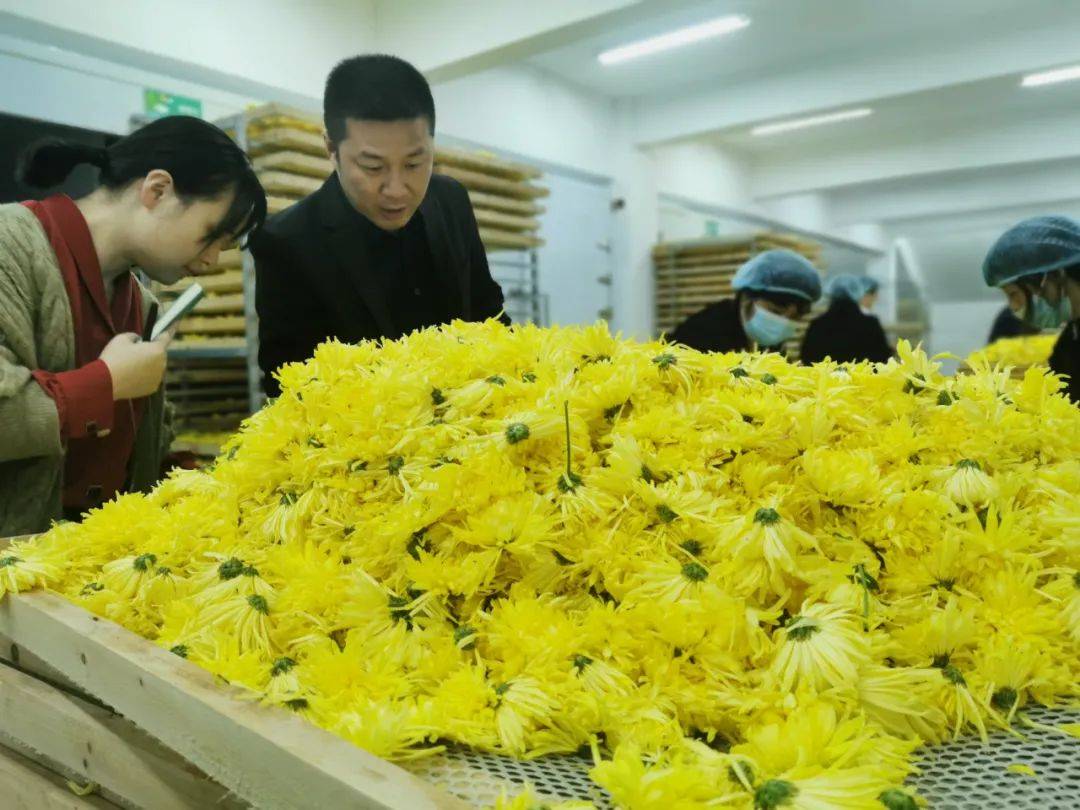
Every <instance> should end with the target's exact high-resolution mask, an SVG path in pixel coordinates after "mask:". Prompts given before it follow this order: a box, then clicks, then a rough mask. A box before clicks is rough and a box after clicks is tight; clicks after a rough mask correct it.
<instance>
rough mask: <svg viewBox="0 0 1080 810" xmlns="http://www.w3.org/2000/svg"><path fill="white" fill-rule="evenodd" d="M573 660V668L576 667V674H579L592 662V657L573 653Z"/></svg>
mask: <svg viewBox="0 0 1080 810" xmlns="http://www.w3.org/2000/svg"><path fill="white" fill-rule="evenodd" d="M573 662H574V669H576V670H577V671H578V674H579V675H580V674H581V673H582V672H584V671H585V667H587V666H588V665H589V664H591V663H592V659H591V658H589V656H587V655H575V656H574V658H573Z"/></svg>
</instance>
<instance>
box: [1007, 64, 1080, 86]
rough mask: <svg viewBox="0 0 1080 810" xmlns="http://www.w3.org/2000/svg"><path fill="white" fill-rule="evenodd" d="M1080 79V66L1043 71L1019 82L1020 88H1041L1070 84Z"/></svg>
mask: <svg viewBox="0 0 1080 810" xmlns="http://www.w3.org/2000/svg"><path fill="white" fill-rule="evenodd" d="M1073 79H1080V65H1073V66H1072V67H1065V68H1058V69H1057V70H1044V71H1042V72H1041V73H1031V74H1029V75H1027V76H1025V77H1024V79H1023V81H1021V82H1020V86H1021V87H1042V86H1043V85H1044V84H1057V83H1058V82H1070V81H1072V80H1073Z"/></svg>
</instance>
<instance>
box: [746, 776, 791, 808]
mask: <svg viewBox="0 0 1080 810" xmlns="http://www.w3.org/2000/svg"><path fill="white" fill-rule="evenodd" d="M796 793H798V791H797V790H796V789H795V785H793V784H791V782H788V781H787V780H786V779H769V780H767V781H765V782H762V783H761V786H760V787H759V788H758V789H757V790H756V791H755V792H754V810H773V808H775V807H783V806H784V805H785V804H791V800H792V799H794V798H795V794H796Z"/></svg>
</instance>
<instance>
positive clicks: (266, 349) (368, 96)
mask: <svg viewBox="0 0 1080 810" xmlns="http://www.w3.org/2000/svg"><path fill="white" fill-rule="evenodd" d="M323 108H324V109H323V116H324V123H325V126H326V146H327V150H328V151H329V153H330V156H331V160H332V162H333V165H334V169H335V171H334V174H332V175H331V176H330V178H329V179H328V180H327V181H326V182H325V183H324V184H323V186H322V188H320V189H319V190H318V191H316V192H315V193H314V194H312V195H311V196H309V197H307V198H306V199H304V200H301V201H300V202H298V203H296V204H295V205H293V206H291V207H289V208H288V209H286V210H285V211H282V212H281V213H279V214H277V215H276V216H273V217H271V218H270V219H269V221H268V222H267V223H266V226H265V227H264V228H263V229H262V231H261V232H260V233H259V235H258V236H257V237H256V238H255V239H254V240H253V242H252V245H251V251H252V254H253V255H254V257H255V269H256V291H255V304H256V309H257V310H258V313H259V365H260V366H261V367H262V370H263V374H264V387H265V389H266V392H267V393H268V394H269V395H271V396H274V395H276V394H277V393H278V392H279V388H278V384H277V380H275V379H274V378H273V373H274V372H275V371H276V370H277V369H278V368H279V367H280V366H281V365H282V364H284V363H289V362H292V361H296V360H305V359H307V358H308V357H310V356H311V354H312V352H313V351H314V349H315V347H316V346H317V345H318V344H319V343H321V342H322V341H324V340H326V339H328V338H331V337H334V338H338V339H340V340H343V341H346V342H357V341H360V340H364V339H378V338H397V337H401V336H402V335H405V334H408V333H409V332H411V331H413V330H414V329H420V328H423V327H426V326H433V325H436V324H441V323H448V322H449V321H451V320H454V319H457V318H460V319H463V320H472V321H478V320H484V319H486V318H491V317H496V316H499V314H500V313H501V311H502V308H503V295H502V290H501V289H500V288H499V285H498V284H496V283H495V281H494V280H493V279H492V277H491V271H490V270H489V269H488V263H487V255H486V254H485V252H484V246H483V243H482V242H481V241H480V233H479V230H478V228H477V225H476V218H475V217H474V216H473V211H472V205H471V203H470V202H469V195H468V193H467V192H466V191H465V189H464V187H463V186H461V185H460V184H459V183H458V182H457V181H455V180H452V179H450V178H448V177H442V176H440V175H432V166H433V162H434V132H435V103H434V100H433V99H432V96H431V89H430V88H429V87H428V83H427V81H426V80H425V79H424V77H423V76H422V75H421V74H420V72H419V71H417V70H416V69H415V68H414V67H413V66H412V65H410V64H409V63H407V62H405V61H403V60H401V59H397V58H396V57H392V56H358V57H354V58H352V59H348V60H346V61H344V62H342V63H341V64H339V65H338V66H337V67H335V68H334V70H333V71H332V72H331V73H330V77H329V79H327V82H326V92H325V95H324V98H323Z"/></svg>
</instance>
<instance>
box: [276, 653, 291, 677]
mask: <svg viewBox="0 0 1080 810" xmlns="http://www.w3.org/2000/svg"><path fill="white" fill-rule="evenodd" d="M295 666H296V662H295V661H294V660H293V659H291V658H289V657H288V656H285V657H283V658H279V659H277V660H276V661H275V662H274V665H273V666H272V667H270V677H271V678H276V677H277V676H278V675H284V674H285V673H286V672H288V671H289V670H290V669H292V668H293V667H295Z"/></svg>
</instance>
